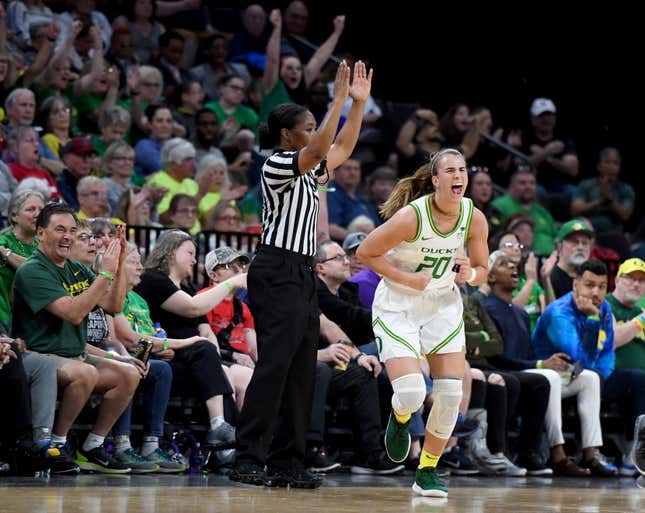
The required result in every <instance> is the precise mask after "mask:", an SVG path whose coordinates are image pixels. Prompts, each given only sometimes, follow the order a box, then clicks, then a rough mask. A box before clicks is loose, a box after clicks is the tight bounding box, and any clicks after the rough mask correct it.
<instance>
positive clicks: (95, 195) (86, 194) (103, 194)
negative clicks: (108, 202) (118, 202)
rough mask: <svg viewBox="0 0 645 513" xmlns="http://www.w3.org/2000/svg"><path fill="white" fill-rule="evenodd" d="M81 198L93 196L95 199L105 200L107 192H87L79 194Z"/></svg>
mask: <svg viewBox="0 0 645 513" xmlns="http://www.w3.org/2000/svg"><path fill="white" fill-rule="evenodd" d="M81 196H94V197H95V198H107V192H105V191H87V192H84V193H82V194H81Z"/></svg>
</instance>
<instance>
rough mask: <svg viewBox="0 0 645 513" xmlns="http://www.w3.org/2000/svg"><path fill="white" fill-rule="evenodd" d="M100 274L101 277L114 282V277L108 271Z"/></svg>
mask: <svg viewBox="0 0 645 513" xmlns="http://www.w3.org/2000/svg"><path fill="white" fill-rule="evenodd" d="M99 274H100V275H101V276H105V277H106V278H107V279H108V280H110V281H114V276H112V275H111V274H110V273H109V272H107V271H99Z"/></svg>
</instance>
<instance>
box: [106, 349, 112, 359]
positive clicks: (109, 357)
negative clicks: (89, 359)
mask: <svg viewBox="0 0 645 513" xmlns="http://www.w3.org/2000/svg"><path fill="white" fill-rule="evenodd" d="M105 358H106V359H107V360H111V359H112V353H110V351H105Z"/></svg>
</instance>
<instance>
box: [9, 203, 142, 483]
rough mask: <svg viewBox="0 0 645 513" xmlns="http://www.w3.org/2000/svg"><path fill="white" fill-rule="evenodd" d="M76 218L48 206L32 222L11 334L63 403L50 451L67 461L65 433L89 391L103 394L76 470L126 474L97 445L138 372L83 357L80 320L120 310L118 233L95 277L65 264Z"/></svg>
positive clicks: (108, 358) (121, 245)
mask: <svg viewBox="0 0 645 513" xmlns="http://www.w3.org/2000/svg"><path fill="white" fill-rule="evenodd" d="M76 223H77V219H76V216H75V214H74V211H73V210H72V208H71V207H69V206H68V205H65V204H59V203H50V204H48V205H46V206H45V207H44V208H43V210H42V211H41V212H40V214H39V215H38V219H37V221H36V231H37V234H38V239H39V242H38V249H36V251H34V253H33V254H32V255H31V257H29V259H27V261H25V263H24V264H22V265H21V266H20V267H19V268H18V270H17V272H16V277H15V280H14V304H13V316H12V331H13V333H12V335H13V336H14V337H20V338H22V339H24V340H26V341H27V347H28V349H29V350H30V351H35V352H38V353H42V354H46V355H48V356H49V357H50V358H51V359H52V360H53V361H54V362H55V364H56V367H57V379H58V386H59V390H62V401H61V405H60V408H59V411H58V418H57V419H56V423H55V425H54V430H53V433H52V438H51V441H52V445H53V446H55V447H58V448H59V449H61V452H62V453H64V454H67V455H69V448H68V446H67V433H68V431H69V429H70V427H71V425H72V423H73V422H74V420H75V419H76V417H77V416H78V414H79V413H80V411H81V410H82V409H83V406H84V405H85V403H86V402H87V400H88V399H89V397H90V395H91V394H92V392H94V391H97V392H102V393H103V394H104V395H103V400H102V402H101V406H100V407H99V410H98V415H97V419H96V424H95V425H94V427H93V429H92V431H91V432H90V434H89V435H88V437H87V439H86V440H85V443H84V444H83V445H82V447H81V448H79V450H78V451H77V455H76V461H77V463H78V465H79V466H80V467H81V469H84V470H94V471H99V472H106V473H119V474H123V473H127V472H129V471H130V469H129V468H128V467H126V466H124V465H122V464H121V463H119V462H118V461H117V460H115V459H114V458H113V457H112V456H111V455H110V454H108V453H107V452H106V451H105V449H104V447H103V441H104V439H105V436H106V435H107V434H108V433H109V431H110V429H111V428H112V425H113V424H114V422H115V421H116V420H117V419H118V418H119V416H120V415H121V413H122V412H123V410H124V409H125V407H126V406H127V404H128V403H129V402H130V400H131V399H132V395H133V394H134V391H135V389H136V387H137V386H138V384H139V376H140V372H139V371H138V370H137V368H136V367H135V366H133V365H127V364H126V363H124V362H123V361H118V362H117V361H112V355H111V353H106V352H105V351H102V350H100V349H93V350H92V354H89V353H88V352H86V346H87V316H88V314H89V313H90V312H91V311H92V310H94V308H95V307H96V306H97V305H98V306H100V307H101V308H103V309H104V310H105V311H106V312H114V313H115V312H119V311H120V310H121V309H122V308H123V302H124V298H125V292H126V281H125V272H117V271H119V270H120V268H122V263H123V260H124V258H125V244H126V242H125V236H124V234H125V231H124V229H123V228H121V227H120V228H119V229H118V230H117V237H116V238H115V239H113V240H112V242H110V244H109V245H108V247H107V249H106V251H105V253H104V254H103V258H102V263H101V271H99V273H98V275H96V276H95V275H94V273H93V272H92V271H91V270H90V269H88V268H87V267H85V266H84V265H83V264H81V263H80V262H77V261H75V260H71V259H70V258H69V257H70V250H71V247H72V245H73V244H74V243H75V242H76V230H77V227H76Z"/></svg>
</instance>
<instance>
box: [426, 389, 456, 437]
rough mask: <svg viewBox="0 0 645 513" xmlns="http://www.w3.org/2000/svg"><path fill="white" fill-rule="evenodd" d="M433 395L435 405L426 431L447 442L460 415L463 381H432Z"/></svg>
mask: <svg viewBox="0 0 645 513" xmlns="http://www.w3.org/2000/svg"><path fill="white" fill-rule="evenodd" d="M432 395H433V397H434V404H433V405H432V410H430V415H429V416H428V422H427V424H426V429H427V430H428V432H429V433H430V434H431V435H434V436H436V437H437V438H441V439H442V440H447V439H448V438H450V435H452V430H453V429H454V427H455V422H456V421H457V415H458V414H459V403H460V402H461V397H462V396H463V390H462V383H461V379H458V378H452V379H449V378H436V379H433V380H432Z"/></svg>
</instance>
